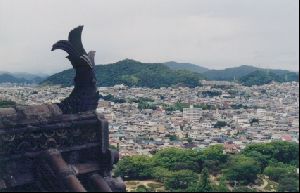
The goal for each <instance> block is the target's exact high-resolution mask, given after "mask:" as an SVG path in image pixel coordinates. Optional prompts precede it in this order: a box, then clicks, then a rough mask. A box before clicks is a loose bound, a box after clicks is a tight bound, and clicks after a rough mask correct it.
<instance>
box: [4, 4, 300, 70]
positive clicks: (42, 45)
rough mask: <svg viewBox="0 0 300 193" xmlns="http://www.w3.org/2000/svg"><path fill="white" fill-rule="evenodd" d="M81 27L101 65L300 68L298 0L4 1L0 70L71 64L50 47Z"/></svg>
mask: <svg viewBox="0 0 300 193" xmlns="http://www.w3.org/2000/svg"><path fill="white" fill-rule="evenodd" d="M78 25H84V30H83V34H82V39H83V44H84V47H85V49H86V50H87V51H89V50H95V51H96V58H95V59H96V64H108V63H114V62H117V61H119V60H123V59H125V58H130V59H134V60H138V61H141V62H155V63H156V62H157V63H159V62H167V61H177V62H189V63H194V64H197V65H200V66H203V67H208V68H210V69H224V68H229V67H236V66H240V65H253V66H257V67H264V68H276V69H288V70H292V71H299V1H298V0H42V1H41V0H0V71H10V72H30V73H43V74H52V73H56V72H59V71H62V70H65V69H68V68H71V65H70V63H69V62H68V60H67V59H65V58H64V57H65V56H66V53H64V52H63V51H55V52H51V47H52V45H53V44H54V43H55V42H56V41H58V40H61V39H67V36H68V32H69V31H70V30H71V29H72V28H74V27H77V26H78Z"/></svg>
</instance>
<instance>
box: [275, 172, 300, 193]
mask: <svg viewBox="0 0 300 193" xmlns="http://www.w3.org/2000/svg"><path fill="white" fill-rule="evenodd" d="M278 192H299V176H298V178H294V177H285V178H281V179H280V181H279V185H278Z"/></svg>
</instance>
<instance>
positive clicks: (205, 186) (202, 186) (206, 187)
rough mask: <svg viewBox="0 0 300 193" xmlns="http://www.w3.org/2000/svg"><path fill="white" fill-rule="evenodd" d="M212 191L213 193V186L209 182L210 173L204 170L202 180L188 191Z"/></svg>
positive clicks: (192, 185)
mask: <svg viewBox="0 0 300 193" xmlns="http://www.w3.org/2000/svg"><path fill="white" fill-rule="evenodd" d="M211 191H212V186H211V182H210V180H209V173H208V170H207V169H203V171H202V174H201V178H200V180H199V181H197V182H195V183H193V184H191V185H190V186H189V188H188V189H187V192H211Z"/></svg>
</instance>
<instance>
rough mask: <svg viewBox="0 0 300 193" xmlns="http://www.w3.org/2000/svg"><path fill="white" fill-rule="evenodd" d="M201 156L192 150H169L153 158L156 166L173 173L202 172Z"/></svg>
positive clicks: (158, 153)
mask: <svg viewBox="0 0 300 193" xmlns="http://www.w3.org/2000/svg"><path fill="white" fill-rule="evenodd" d="M199 159H200V158H199V154H198V153H197V152H196V151H193V150H191V149H178V148H167V149H163V150H160V151H158V152H157V153H156V154H155V155H154V156H153V161H154V164H155V165H156V166H158V167H163V168H166V169H168V170H171V171H177V170H192V171H195V172H197V171H200V169H201V168H200V165H199Z"/></svg>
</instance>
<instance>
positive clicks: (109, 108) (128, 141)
mask: <svg viewBox="0 0 300 193" xmlns="http://www.w3.org/2000/svg"><path fill="white" fill-rule="evenodd" d="M202 84H203V86H202V87H196V88H185V87H174V88H160V89H148V88H128V87H126V86H124V85H116V86H114V87H105V88H98V90H99V93H100V97H101V99H100V100H99V104H98V108H97V112H99V113H102V114H104V115H105V118H106V119H108V120H109V122H110V143H111V145H113V146H115V147H118V148H119V151H120V154H121V156H128V155H151V154H153V153H154V152H157V151H158V150H160V149H164V148H167V147H181V148H193V149H203V148H206V147H208V146H210V145H216V144H222V145H224V149H225V151H226V152H227V153H238V152H240V151H241V150H243V149H244V148H245V146H246V145H247V144H251V143H264V142H271V141H289V142H296V143H299V83H298V82H290V83H272V84H267V85H263V86H253V87H245V86H241V85H239V84H236V83H232V82H225V81H203V82H202ZM71 91H72V88H71V87H65V88H61V87H55V86H51V87H50V86H48V87H37V86H33V85H23V86H18V85H11V84H2V85H1V87H0V100H2V101H14V102H16V103H17V104H20V105H22V104H24V105H32V104H42V103H58V102H60V101H61V100H62V99H64V98H65V97H66V96H68V95H69V93H70V92H71Z"/></svg>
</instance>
